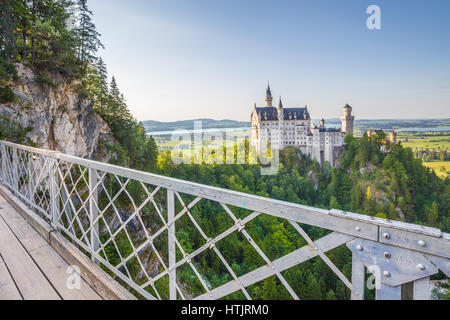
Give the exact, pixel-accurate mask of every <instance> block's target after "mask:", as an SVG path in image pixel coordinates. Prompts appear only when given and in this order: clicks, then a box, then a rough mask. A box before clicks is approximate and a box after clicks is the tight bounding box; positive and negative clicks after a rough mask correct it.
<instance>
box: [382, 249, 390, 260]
mask: <svg viewBox="0 0 450 320" xmlns="http://www.w3.org/2000/svg"><path fill="white" fill-rule="evenodd" d="M383 256H384V257H385V258H386V259H390V258H391V254H390V253H389V252H387V251H386V252H384V253H383Z"/></svg>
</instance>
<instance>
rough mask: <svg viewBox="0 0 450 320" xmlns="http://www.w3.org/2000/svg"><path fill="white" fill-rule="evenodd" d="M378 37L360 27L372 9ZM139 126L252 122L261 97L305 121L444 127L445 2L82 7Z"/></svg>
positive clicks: (448, 112) (111, 2)
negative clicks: (394, 121) (345, 113)
mask: <svg viewBox="0 0 450 320" xmlns="http://www.w3.org/2000/svg"><path fill="white" fill-rule="evenodd" d="M371 4H376V5H378V6H379V7H380V8H381V27H382V29H381V30H369V29H368V28H367V27H366V20H367V17H368V14H367V13H366V9H367V7H368V6H369V5H371ZM89 6H90V9H91V10H92V11H93V12H94V22H95V23H96V25H97V29H98V31H99V32H100V33H101V34H102V41H103V43H104V45H105V47H106V50H104V51H101V52H100V54H101V56H102V57H103V58H104V60H105V62H106V63H107V65H108V69H109V72H110V74H112V75H114V76H115V77H116V78H117V81H118V84H119V87H120V88H121V90H122V92H123V93H124V95H125V98H126V99H127V101H128V104H129V107H130V109H131V111H132V112H133V114H134V115H135V116H136V117H137V118H138V119H139V120H160V121H172V120H183V119H194V118H213V119H234V120H244V121H249V118H250V112H251V110H252V108H253V104H254V103H255V102H256V103H257V104H258V105H263V103H264V93H265V87H266V86H267V81H270V84H271V87H272V93H273V94H274V96H276V99H278V97H279V96H282V99H283V103H284V106H285V107H289V106H292V107H294V106H304V105H308V108H309V110H310V112H311V114H312V117H313V118H321V117H325V118H332V117H338V116H340V115H341V113H342V106H343V105H344V104H346V103H349V104H350V105H352V106H353V108H354V113H355V115H356V116H357V117H358V118H365V119H367V118H423V117H426V118H432V117H435V118H441V117H450V41H449V39H450V18H449V17H450V1H447V0H442V1H440V0H433V1H425V0H423V1H414V0H409V1H403V0H402V1H401V0H390V1H377V0H372V1H366V0H340V1H338V0H316V1H313V0H311V1H300V0H293V1H287V0H286V1H283V0H279V1H278V0H277V1H275V0H272V1H264V0H226V1H225V0H191V1H187V0H158V1H155V0H150V1H149V0H129V1H125V0H90V1H89Z"/></svg>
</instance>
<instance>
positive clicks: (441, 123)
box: [142, 118, 450, 132]
mask: <svg viewBox="0 0 450 320" xmlns="http://www.w3.org/2000/svg"><path fill="white" fill-rule="evenodd" d="M194 121H202V126H203V129H211V128H243V127H250V122H246V121H235V120H214V119H193V120H182V121H174V122H160V121H154V120H147V121H143V122H142V123H143V124H144V127H145V131H146V132H151V131H169V130H177V129H185V130H192V129H194ZM312 121H313V123H318V122H319V121H320V119H313V120H312ZM326 122H327V124H328V125H329V126H336V127H339V126H340V125H341V120H340V119H337V118H333V119H326ZM448 126H450V119H448V118H447V119H374V120H369V119H356V120H355V129H357V130H358V129H359V130H361V131H365V130H367V129H369V128H382V129H387V130H392V129H394V130H397V129H401V128H436V127H448Z"/></svg>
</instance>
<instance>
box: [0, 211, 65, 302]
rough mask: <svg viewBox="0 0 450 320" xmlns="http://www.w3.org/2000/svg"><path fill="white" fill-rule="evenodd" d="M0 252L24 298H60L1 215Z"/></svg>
mask: <svg viewBox="0 0 450 320" xmlns="http://www.w3.org/2000/svg"><path fill="white" fill-rule="evenodd" d="M0 254H1V255H2V258H3V260H4V262H5V264H6V265H7V266H8V269H9V271H10V273H11V275H12V277H13V279H14V281H15V283H16V285H17V287H18V289H19V291H20V293H21V294H22V296H23V298H24V299H25V300H60V299H61V298H60V297H59V295H58V294H57V293H56V291H55V290H54V289H53V287H52V286H51V285H50V283H49V282H48V280H47V279H46V278H45V276H44V275H43V274H42V272H41V270H39V268H38V267H37V266H36V264H35V263H34V261H33V260H32V259H31V257H30V256H29V254H28V252H27V251H26V250H25V248H24V247H22V244H21V243H20V242H19V240H17V238H16V237H15V235H14V234H13V233H12V232H11V230H10V229H9V227H8V225H7V224H6V222H5V221H4V220H3V218H1V217H0Z"/></svg>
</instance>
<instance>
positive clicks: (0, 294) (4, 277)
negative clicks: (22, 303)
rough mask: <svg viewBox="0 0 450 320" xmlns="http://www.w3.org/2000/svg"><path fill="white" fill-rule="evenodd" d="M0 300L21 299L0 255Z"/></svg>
mask: <svg viewBox="0 0 450 320" xmlns="http://www.w3.org/2000/svg"><path fill="white" fill-rule="evenodd" d="M0 300H22V296H21V295H20V292H19V290H17V287H16V284H15V283H14V281H13V279H12V277H11V275H10V274H9V271H8V268H7V267H6V264H5V263H4V262H3V259H2V257H0Z"/></svg>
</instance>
